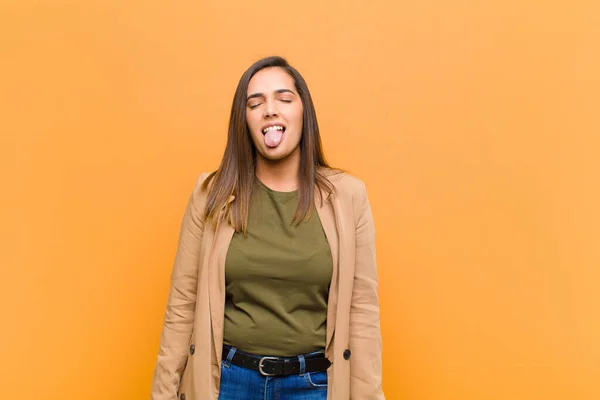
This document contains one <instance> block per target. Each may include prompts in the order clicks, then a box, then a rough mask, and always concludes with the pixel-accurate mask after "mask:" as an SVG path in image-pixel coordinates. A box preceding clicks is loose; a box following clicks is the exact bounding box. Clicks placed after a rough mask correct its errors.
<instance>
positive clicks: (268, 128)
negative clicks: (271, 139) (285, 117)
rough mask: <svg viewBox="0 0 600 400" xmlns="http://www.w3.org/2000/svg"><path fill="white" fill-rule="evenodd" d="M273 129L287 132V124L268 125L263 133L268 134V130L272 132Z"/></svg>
mask: <svg viewBox="0 0 600 400" xmlns="http://www.w3.org/2000/svg"><path fill="white" fill-rule="evenodd" d="M271 131H281V132H282V133H283V132H285V126H283V125H271V126H267V127H265V128H264V129H263V130H262V133H263V135H266V134H267V132H271Z"/></svg>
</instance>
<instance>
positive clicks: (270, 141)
mask: <svg viewBox="0 0 600 400" xmlns="http://www.w3.org/2000/svg"><path fill="white" fill-rule="evenodd" d="M282 136H283V131H279V130H276V129H273V130H271V131H268V132H267V133H265V144H266V145H267V146H268V147H277V145H278V144H279V142H281V137H282Z"/></svg>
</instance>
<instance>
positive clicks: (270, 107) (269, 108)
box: [264, 100, 279, 118]
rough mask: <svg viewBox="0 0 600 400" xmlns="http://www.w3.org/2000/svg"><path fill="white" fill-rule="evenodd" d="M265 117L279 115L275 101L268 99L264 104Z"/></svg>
mask: <svg viewBox="0 0 600 400" xmlns="http://www.w3.org/2000/svg"><path fill="white" fill-rule="evenodd" d="M264 110H265V118H269V117H275V116H277V115H279V110H278V109H277V103H276V102H275V101H273V100H268V101H267V102H266V104H265V108H264Z"/></svg>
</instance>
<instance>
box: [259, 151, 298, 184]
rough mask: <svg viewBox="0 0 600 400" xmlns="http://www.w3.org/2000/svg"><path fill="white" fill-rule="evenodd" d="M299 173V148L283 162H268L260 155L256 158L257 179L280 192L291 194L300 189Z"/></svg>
mask: <svg viewBox="0 0 600 400" xmlns="http://www.w3.org/2000/svg"><path fill="white" fill-rule="evenodd" d="M299 171H300V149H299V148H297V149H296V150H295V151H294V152H293V153H292V154H290V155H289V156H287V157H286V158H284V159H283V160H276V161H273V160H268V159H266V158H263V157H261V156H260V155H258V156H257V157H256V170H255V173H256V177H257V178H258V179H259V180H260V181H261V182H262V183H263V184H265V185H266V186H267V187H268V188H271V189H273V190H275V191H278V192H291V191H294V190H296V189H298V186H299V184H300V182H299V179H298V173H299Z"/></svg>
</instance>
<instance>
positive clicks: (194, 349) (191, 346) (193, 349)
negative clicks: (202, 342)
mask: <svg viewBox="0 0 600 400" xmlns="http://www.w3.org/2000/svg"><path fill="white" fill-rule="evenodd" d="M195 351H196V346H194V345H193V344H192V345H190V354H194V352H195ZM181 400H183V399H181Z"/></svg>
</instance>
